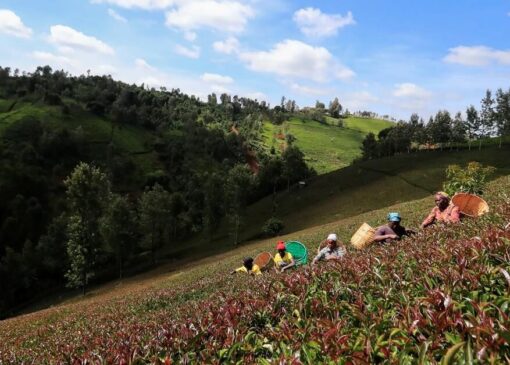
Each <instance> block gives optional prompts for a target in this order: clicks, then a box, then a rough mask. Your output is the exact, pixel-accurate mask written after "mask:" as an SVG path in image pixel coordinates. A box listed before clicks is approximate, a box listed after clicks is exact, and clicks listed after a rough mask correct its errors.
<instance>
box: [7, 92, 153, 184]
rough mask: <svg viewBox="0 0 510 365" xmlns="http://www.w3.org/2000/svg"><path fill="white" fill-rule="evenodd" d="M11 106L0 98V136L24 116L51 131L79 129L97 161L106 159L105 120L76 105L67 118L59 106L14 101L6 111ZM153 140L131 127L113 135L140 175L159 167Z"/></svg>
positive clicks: (107, 126) (108, 128) (107, 125)
mask: <svg viewBox="0 0 510 365" xmlns="http://www.w3.org/2000/svg"><path fill="white" fill-rule="evenodd" d="M12 103H13V102H12V101H11V100H5V99H0V133H1V132H2V130H3V129H5V128H6V127H7V126H8V125H10V124H12V123H16V122H17V121H19V120H21V119H22V118H24V117H27V116H30V117H35V118H37V119H39V120H40V121H41V122H42V123H43V124H44V125H46V126H48V127H50V128H62V127H66V128H68V129H71V130H75V129H77V128H81V129H82V130H83V133H84V136H85V140H86V141H88V142H89V143H90V144H91V145H93V146H92V152H93V153H94V154H95V155H96V156H97V158H98V159H100V160H101V159H105V158H106V146H107V144H108V142H109V140H110V134H111V124H110V122H109V121H108V120H106V119H105V118H102V117H98V116H96V115H93V114H91V113H87V112H85V111H83V110H82V109H81V108H80V107H78V106H76V105H74V106H73V105H71V108H70V109H71V113H70V114H69V115H66V114H63V113H62V110H61V108H60V107H55V106H48V105H45V104H41V103H29V102H17V103H16V104H15V106H14V108H12V110H11V111H9V112H7V109H8V108H9V107H10V105H12ZM152 139H153V136H152V135H151V134H150V133H149V132H147V131H146V130H144V129H142V128H136V127H132V126H125V127H122V128H115V130H114V136H113V142H114V145H115V147H116V148H118V149H119V150H120V151H121V152H123V153H126V154H129V155H131V159H132V160H133V161H134V162H135V164H136V166H137V167H138V169H139V171H140V173H141V174H142V175H143V174H146V173H149V172H151V171H154V170H155V169H157V168H158V166H159V164H158V161H157V157H156V154H155V153H153V152H151V151H150V150H151V148H152ZM144 152H145V153H144ZM140 153H143V154H140Z"/></svg>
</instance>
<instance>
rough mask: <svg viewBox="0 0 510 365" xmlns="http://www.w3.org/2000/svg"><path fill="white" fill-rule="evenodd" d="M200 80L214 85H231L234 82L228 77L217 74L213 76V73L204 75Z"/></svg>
mask: <svg viewBox="0 0 510 365" xmlns="http://www.w3.org/2000/svg"><path fill="white" fill-rule="evenodd" d="M200 78H201V79H202V80H203V81H205V82H209V83H214V84H231V83H233V82H234V79H233V78H232V77H230V76H223V75H219V74H213V73H207V72H206V73H204V74H202V76H200Z"/></svg>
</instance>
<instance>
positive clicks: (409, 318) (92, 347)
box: [0, 177, 510, 364]
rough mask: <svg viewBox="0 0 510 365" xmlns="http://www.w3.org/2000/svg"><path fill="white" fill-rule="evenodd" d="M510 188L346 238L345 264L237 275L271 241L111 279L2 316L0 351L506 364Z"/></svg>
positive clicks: (34, 357) (495, 188)
mask: <svg viewBox="0 0 510 365" xmlns="http://www.w3.org/2000/svg"><path fill="white" fill-rule="evenodd" d="M508 189H510V180H509V178H508V177H505V178H501V179H499V180H497V181H496V182H495V183H493V184H491V186H490V188H489V189H488V191H487V194H486V195H485V197H486V199H487V201H488V202H489V204H490V205H491V208H492V212H491V213H490V214H489V215H487V216H486V217H484V218H482V219H479V220H466V221H464V222H463V223H461V224H459V225H456V226H450V227H438V228H433V229H430V230H428V231H427V232H426V233H424V234H420V235H419V236H417V237H414V238H410V239H406V240H404V241H402V242H400V243H396V244H393V245H389V246H372V247H370V248H369V249H368V250H365V251H361V252H359V251H355V250H353V249H352V248H351V247H349V248H348V251H349V254H348V256H347V257H346V258H345V259H344V261H342V262H341V263H339V264H331V265H325V264H323V265H321V266H320V267H319V268H316V269H309V268H300V269H298V270H294V271H292V272H289V273H288V274H285V275H278V274H275V273H266V274H264V275H263V276H262V277H256V278H252V277H248V276H242V275H236V276H234V277H232V276H229V275H228V274H227V272H228V271H229V270H230V269H232V268H233V267H236V266H238V265H239V262H240V261H241V258H242V257H244V256H246V255H255V254H256V253H257V252H260V251H263V250H270V251H273V246H274V241H275V240H274V239H270V240H264V241H260V242H257V243H255V244H253V245H250V246H247V247H244V248H242V249H239V250H237V251H235V252H231V253H228V254H224V255H219V256H215V257H211V258H208V259H206V260H203V261H201V262H197V263H196V264H194V265H191V266H188V267H183V268H181V269H179V270H177V271H173V272H170V273H169V272H167V270H168V269H169V268H170V267H171V266H167V267H162V268H161V269H160V270H159V271H155V272H153V273H150V274H145V275H142V276H140V277H137V278H132V279H128V280H125V281H121V282H117V283H114V284H110V285H107V286H105V287H103V288H100V289H98V290H97V291H95V292H94V293H90V294H89V295H88V296H87V297H85V298H82V299H76V300H73V301H70V302H68V303H65V304H63V305H60V306H56V307H53V308H50V309H47V310H45V311H41V312H37V313H33V314H29V315H25V316H21V317H17V318H13V319H9V320H5V321H2V322H0V330H1V331H0V332H1V333H2V341H1V342H0V360H3V361H4V362H7V363H8V362H11V361H15V362H23V361H32V362H33V361H36V362H38V363H46V362H47V363H51V362H58V361H66V360H65V359H66V357H68V358H73V359H83V360H85V359H87V360H92V359H97V358H100V359H101V361H102V362H105V363H110V362H119V361H120V362H122V361H123V360H124V359H126V361H133V362H136V363H157V362H161V363H165V361H167V362H180V361H190V362H197V363H198V362H204V363H216V362H224V363H239V362H241V363H255V362H258V363H261V364H270V363H276V362H281V361H289V362H291V361H299V362H300V363H307V364H312V363H329V362H332V363H338V362H340V363H342V361H353V362H356V361H361V359H364V360H366V361H369V362H378V363H381V362H382V363H395V362H397V363H398V362H400V363H414V362H416V361H418V359H419V360H420V361H422V362H423V363H425V362H427V363H438V362H440V361H441V360H442V361H444V363H455V362H458V361H463V362H464V363H468V362H467V361H466V359H467V360H469V359H472V358H476V357H477V354H478V356H480V360H479V362H480V363H483V362H484V360H485V359H492V360H493V361H494V362H495V363H499V362H500V361H499V360H501V361H503V359H504V356H505V354H506V353H507V352H508V350H509V348H508V342H507V340H506V336H507V334H508V329H507V328H506V325H505V323H506V322H505V321H506V318H508V315H509V314H510V313H509V307H508V300H509V299H508V295H507V290H508V287H507V286H508V283H507V281H506V280H507V279H506V278H507V276H508V270H510V266H509V265H508V262H506V261H505V260H504V259H503V258H504V257H503V255H504V254H505V252H506V251H507V250H508V242H509V241H508V240H509V239H510V235H509V234H508V232H504V231H503V230H502V229H501V228H500V227H502V226H504V224H506V223H507V222H508V220H509V219H510V210H509V206H508V199H507V196H506V192H507V191H508ZM431 203H432V202H431V200H430V198H426V199H420V200H415V201H410V202H406V203H401V204H397V205H393V206H388V207H385V208H384V209H380V210H375V211H372V212H368V213H364V214H361V215H358V216H354V217H351V218H347V219H342V220H339V221H336V222H332V223H331V224H327V225H321V226H317V227H314V228H311V229H308V230H304V231H299V232H294V233H293V234H292V235H286V236H283V237H280V238H279V239H284V240H288V239H297V240H300V241H302V242H304V243H305V244H306V245H307V246H308V248H309V250H310V255H313V252H314V251H315V249H316V247H317V245H318V243H319V242H320V240H322V239H323V238H324V237H325V236H326V234H327V233H329V232H337V233H339V234H340V237H341V238H342V239H343V240H348V238H349V237H350V235H351V234H352V232H353V231H354V229H355V228H356V227H358V226H359V225H360V224H361V223H362V222H369V223H371V224H373V225H376V224H380V223H382V222H383V221H384V219H383V218H382V217H384V216H385V214H386V212H387V211H388V210H392V211H395V210H396V211H400V212H401V213H402V215H403V216H404V217H405V221H404V224H406V225H408V226H415V225H417V224H418V223H419V222H420V220H421V219H422V218H423V216H425V215H426V214H427V212H428V210H429V208H430V206H431ZM475 236H477V237H475ZM498 339H501V341H500V340H498ZM64 349H65V350H64ZM480 354H481V355H480ZM298 359H299V360H298ZM473 363H474V362H473Z"/></svg>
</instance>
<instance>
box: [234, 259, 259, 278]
mask: <svg viewBox="0 0 510 365" xmlns="http://www.w3.org/2000/svg"><path fill="white" fill-rule="evenodd" d="M238 272H242V273H246V274H250V275H261V274H262V272H261V271H260V267H259V266H258V265H256V264H254V263H253V258H251V257H246V258H244V260H243V266H241V267H238V268H237V269H235V270H233V271H231V272H230V274H235V273H238Z"/></svg>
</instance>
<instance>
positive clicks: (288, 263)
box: [274, 241, 296, 272]
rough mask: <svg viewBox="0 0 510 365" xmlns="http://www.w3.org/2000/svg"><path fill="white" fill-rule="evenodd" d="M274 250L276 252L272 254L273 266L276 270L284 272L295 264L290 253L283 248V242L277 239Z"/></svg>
mask: <svg viewBox="0 0 510 365" xmlns="http://www.w3.org/2000/svg"><path fill="white" fill-rule="evenodd" d="M276 250H277V251H278V252H277V253H276V255H274V267H275V270H276V271H277V272H284V271H285V270H287V269H290V268H291V267H293V266H294V265H296V262H295V261H294V257H292V254H291V253H290V252H287V250H286V249H285V242H283V241H278V243H277V244H276Z"/></svg>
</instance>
